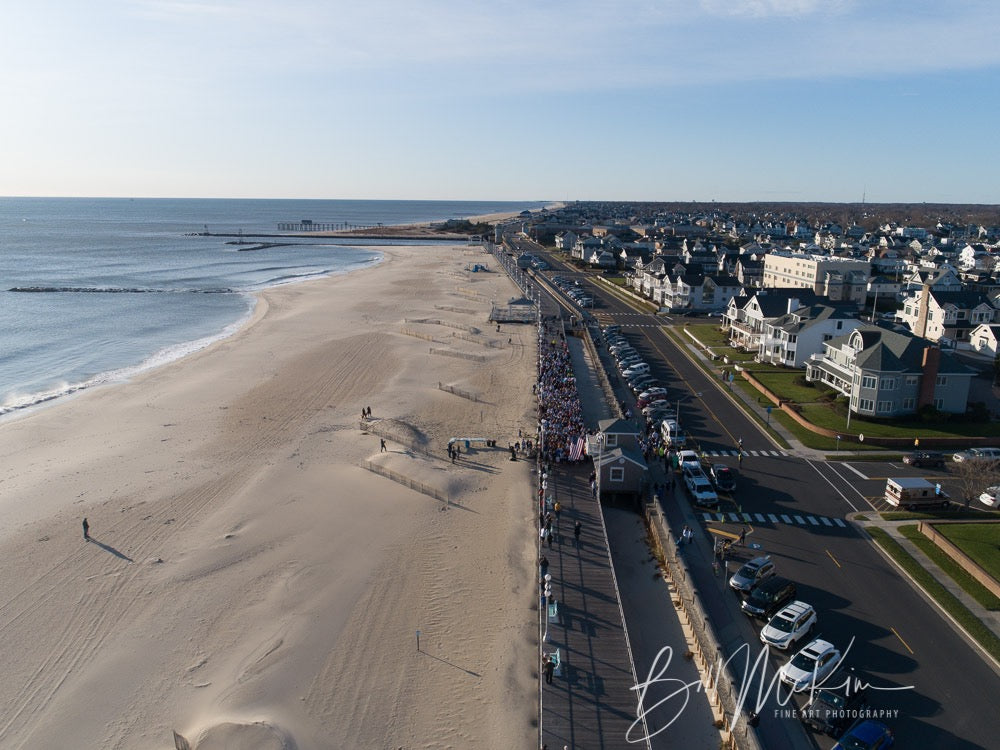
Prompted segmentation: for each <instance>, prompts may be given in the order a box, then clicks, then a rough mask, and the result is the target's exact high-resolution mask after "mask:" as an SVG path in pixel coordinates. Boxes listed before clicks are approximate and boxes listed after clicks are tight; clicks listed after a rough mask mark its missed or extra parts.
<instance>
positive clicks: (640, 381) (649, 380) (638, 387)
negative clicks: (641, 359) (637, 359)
mask: <svg viewBox="0 0 1000 750" xmlns="http://www.w3.org/2000/svg"><path fill="white" fill-rule="evenodd" d="M625 379H626V380H627V381H628V384H629V387H630V388H631V389H632V390H633V391H640V392H641V391H642V390H643V389H645V388H649V387H650V386H652V385H656V384H657V380H656V378H655V377H653V376H652V375H650V374H649V373H647V374H645V375H637V376H636V377H634V378H625Z"/></svg>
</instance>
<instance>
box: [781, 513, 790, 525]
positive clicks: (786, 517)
mask: <svg viewBox="0 0 1000 750" xmlns="http://www.w3.org/2000/svg"><path fill="white" fill-rule="evenodd" d="M781 520H782V521H784V522H785V523H791V522H792V519H791V518H789V517H788V516H786V515H785V514H784V513H782V514H781Z"/></svg>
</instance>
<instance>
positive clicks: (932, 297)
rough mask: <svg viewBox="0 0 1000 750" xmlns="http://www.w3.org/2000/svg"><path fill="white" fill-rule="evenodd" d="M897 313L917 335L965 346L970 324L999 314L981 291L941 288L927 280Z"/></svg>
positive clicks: (991, 319)
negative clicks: (956, 290)
mask: <svg viewBox="0 0 1000 750" xmlns="http://www.w3.org/2000/svg"><path fill="white" fill-rule="evenodd" d="M896 315H897V318H898V319H899V320H901V321H902V322H903V323H906V324H907V325H908V326H909V327H910V330H911V331H912V332H913V334H914V335H916V336H923V337H925V338H928V339H930V340H931V341H937V342H944V343H946V344H947V345H949V346H958V345H963V346H965V347H967V346H968V341H969V333H970V332H971V331H972V329H973V328H975V327H976V326H978V325H981V324H983V323H992V322H993V321H994V320H996V319H998V318H1000V313H998V311H997V309H996V308H995V307H994V306H993V303H992V301H991V299H990V298H989V297H988V296H987V295H986V294H984V293H982V292H973V291H964V292H941V291H937V290H936V289H934V288H932V287H931V286H930V285H929V284H928V285H926V286H925V287H924V288H923V289H921V290H920V291H919V292H918V293H917V294H915V295H914V296H912V297H908V298H907V299H906V301H905V303H904V304H903V309H902V310H901V311H900V312H898V313H897V314H896Z"/></svg>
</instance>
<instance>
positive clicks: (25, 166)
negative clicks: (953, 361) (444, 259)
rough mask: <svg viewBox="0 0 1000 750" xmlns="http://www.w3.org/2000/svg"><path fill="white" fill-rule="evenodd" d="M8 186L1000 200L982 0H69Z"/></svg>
mask: <svg viewBox="0 0 1000 750" xmlns="http://www.w3.org/2000/svg"><path fill="white" fill-rule="evenodd" d="M10 5H11V7H7V8H5V9H4V11H3V14H2V18H3V23H2V24H0V61H2V62H3V67H4V71H5V72H4V75H3V76H0V96H2V97H3V100H4V101H5V102H6V103H7V106H6V107H5V116H4V117H3V118H0V139H2V141H3V143H4V144H5V146H6V148H5V154H4V160H3V164H2V166H0V195H5V196H29V195H30V196H122V197H201V198H214V197H234V198H242V197H246V198H359V199H439V200H448V199H461V200H570V201H571V200H617V201H686V200H693V201H706V202H707V201H713V200H716V201H728V202H735V201H824V202H859V201H861V200H862V199H864V200H866V201H868V202H871V203H895V202H932V203H935V202H936V203H981V204H1000V183H998V181H997V179H996V175H997V174H998V173H1000V154H998V150H997V148H996V135H995V134H996V128H997V126H996V123H997V121H998V120H1000V117H998V115H1000V111H998V110H1000V103H998V102H997V98H996V96H995V93H996V92H997V91H998V90H1000V47H998V45H996V43H995V36H996V32H997V30H998V29H1000V6H998V5H997V4H995V3H993V2H989V1H988V0H955V1H954V2H949V3H941V2H938V1H937V0H933V1H932V0H913V1H910V2H905V3H904V2H899V1H897V0H886V1H884V2H878V3H872V2H862V1H861V0H696V1H693V2H692V1H691V0H660V1H659V2H656V3H646V2H634V1H633V0H622V2H618V3H606V2H597V1H596V0H579V1H577V2H565V1H564V0H554V2H549V3H525V2H520V1H518V0H512V2H507V3H502V4H492V5H489V6H485V7H480V6H479V5H478V4H468V3H461V2H456V1H455V0H431V1H429V2H422V3H412V2H411V3H401V2H398V0H371V2H368V3H365V4H364V5H363V6H359V5H356V4H354V3H347V2H342V1H341V0H333V1H330V2H328V1H325V0H287V1H284V2H280V3H279V2H276V1H275V0H266V1H265V0H197V1H196V0H129V1H127V2H126V1H124V0H121V1H119V0H96V1H95V2H94V3H90V4H87V5H80V4H78V3H72V2H68V0H40V1H39V2H37V3H31V4H28V3H19V4H18V3H15V4H10Z"/></svg>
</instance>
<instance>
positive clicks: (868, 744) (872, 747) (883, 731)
mask: <svg viewBox="0 0 1000 750" xmlns="http://www.w3.org/2000/svg"><path fill="white" fill-rule="evenodd" d="M895 742H896V738H895V737H893V736H892V730H891V729H889V727H887V726H886V725H885V724H883V723H882V722H881V721H875V719H858V720H857V721H856V722H855V723H854V725H853V726H852V727H851V728H850V729H848V730H847V733H846V734H844V736H843V737H841V738H840V739H839V740H837V744H836V745H834V746H833V750H887V748H890V747H892V746H893V744H894V743H895Z"/></svg>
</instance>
